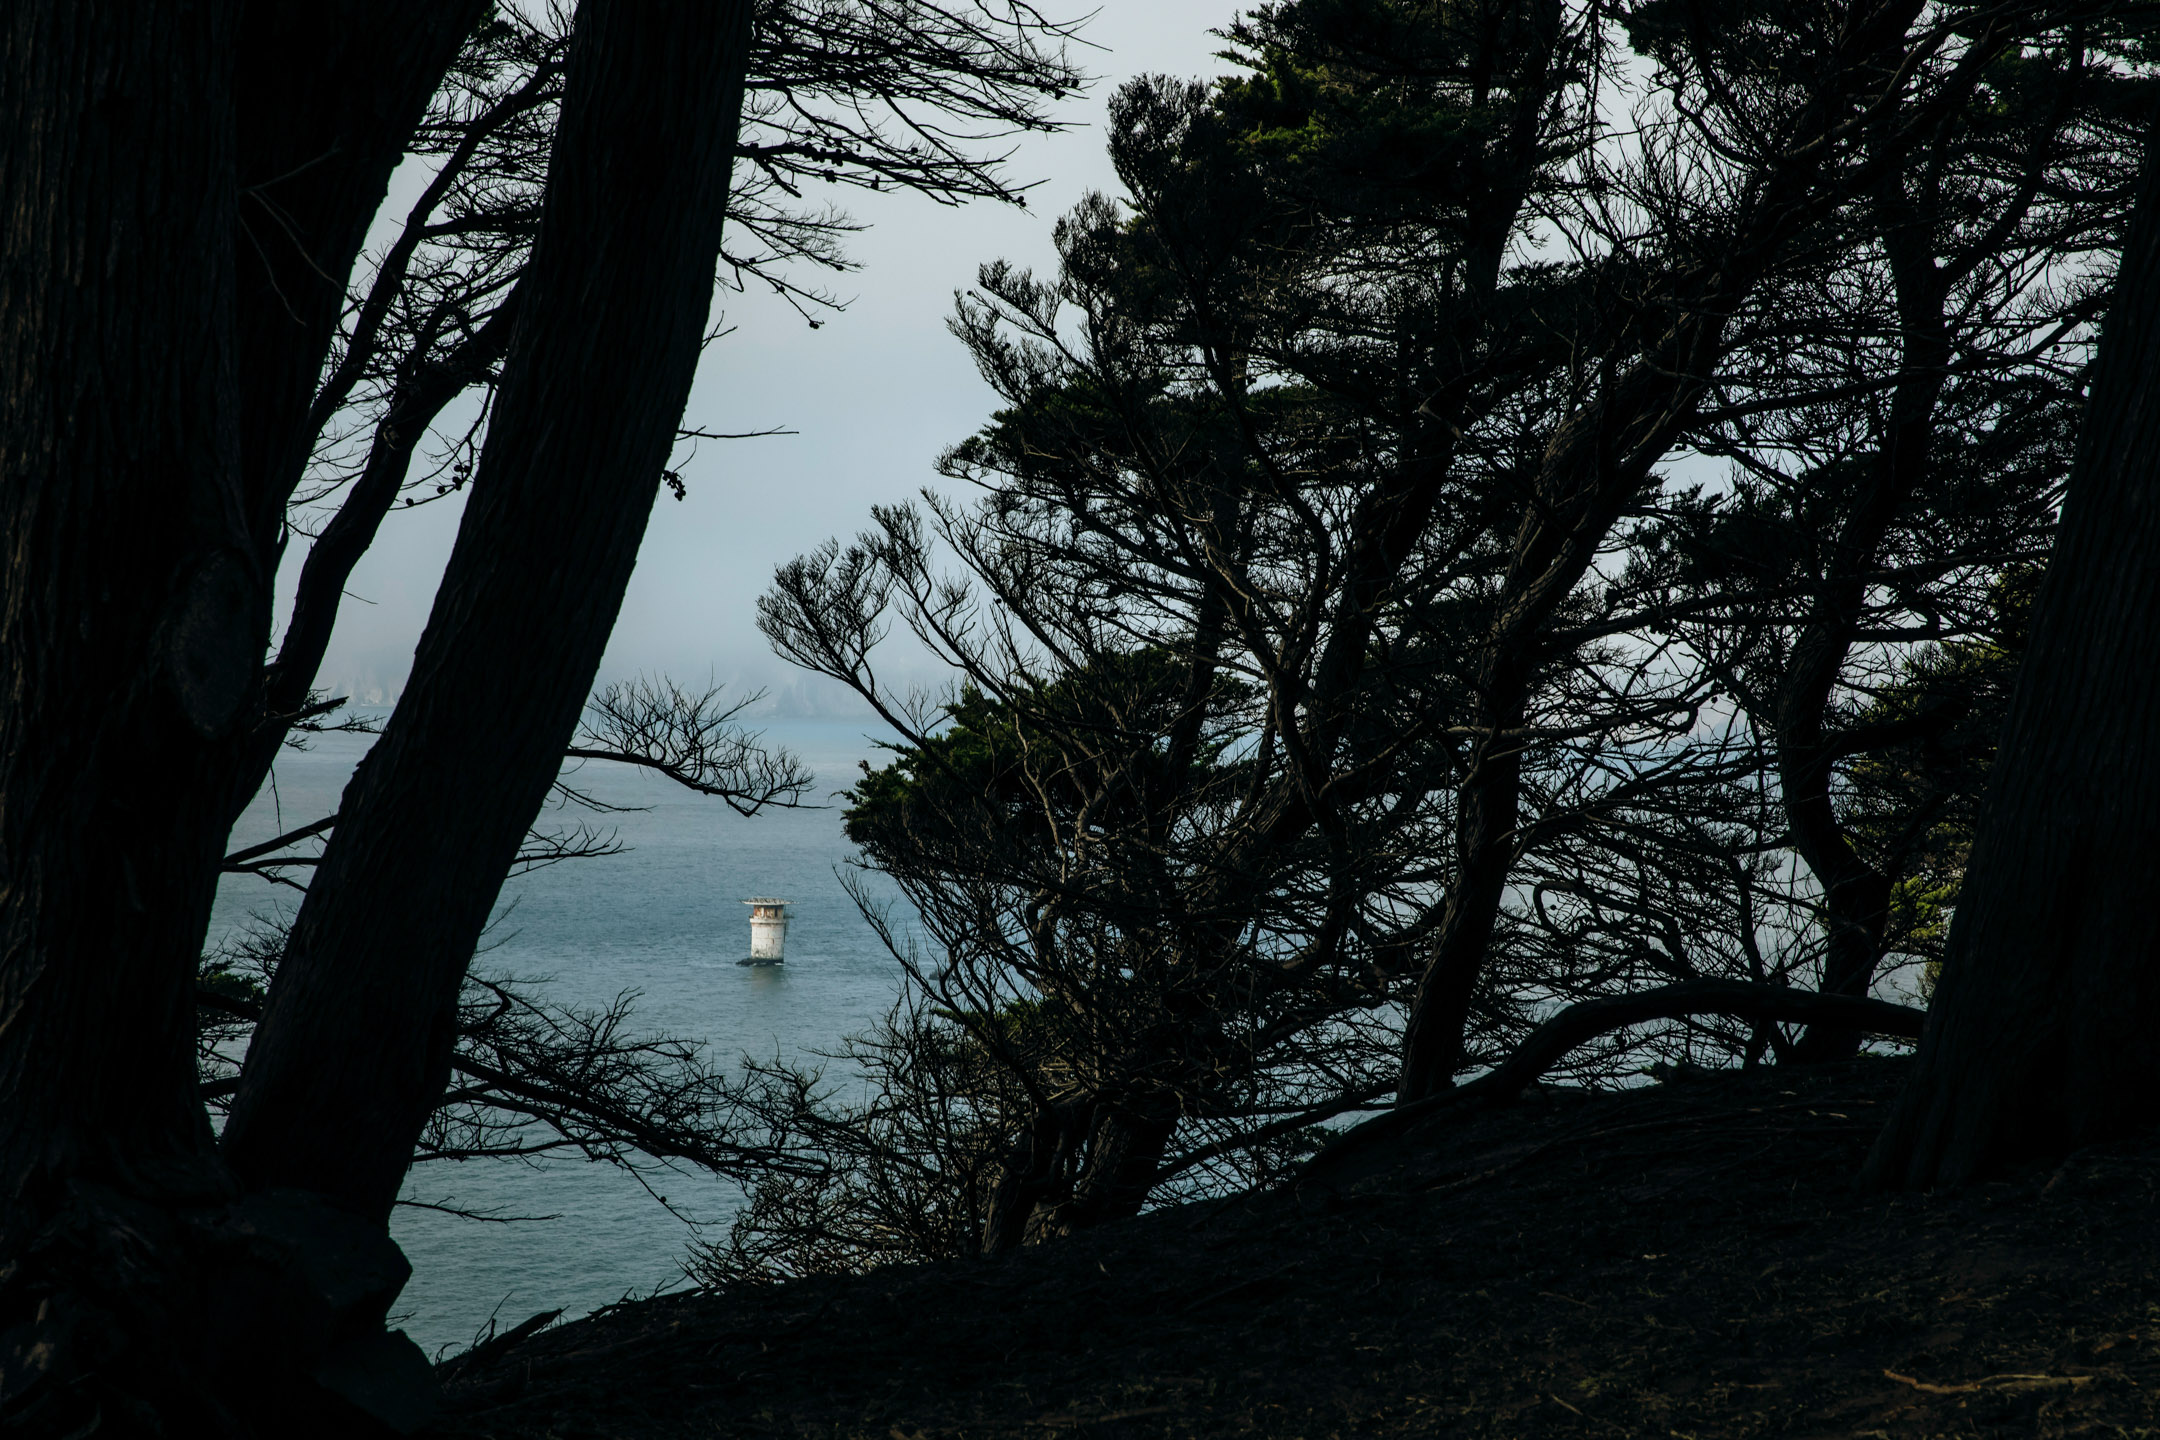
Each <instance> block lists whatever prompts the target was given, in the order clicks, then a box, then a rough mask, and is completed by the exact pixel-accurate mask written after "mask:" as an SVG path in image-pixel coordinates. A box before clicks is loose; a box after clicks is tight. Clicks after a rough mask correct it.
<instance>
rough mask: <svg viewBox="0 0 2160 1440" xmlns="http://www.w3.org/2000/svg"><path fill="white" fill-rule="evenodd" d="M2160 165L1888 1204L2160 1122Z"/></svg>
mask: <svg viewBox="0 0 2160 1440" xmlns="http://www.w3.org/2000/svg"><path fill="white" fill-rule="evenodd" d="M2154 148H2155V147H2154V142H2153V140H2152V139H2151V138H2148V140H2147V154H2146V163H2145V174H2144V179H2143V181H2142V185H2141V189H2140V193H2139V196H2138V203H2137V210H2136V214H2135V218H2134V219H2133V220H2132V223H2131V226H2130V234H2129V238H2128V241H2127V243H2126V244H2125V247H2124V251H2123V260H2122V269H2121V273H2120V277H2119V279H2118V281H2117V285H2118V289H2117V292H2116V295H2115V298H2114V303H2113V307H2112V309H2111V310H2110V312H2109V315H2108V320H2107V325H2106V328H2105V330H2104V331H2103V333H2102V336H2101V341H2100V353H2099V359H2098V363H2097V368H2096V371H2095V377H2094V383H2093V392H2092V398H2091V400H2090V402H2089V403H2088V405H2087V408H2086V417H2087V418H2086V423H2085V430H2084V434H2083V435H2082V436H2081V437H2080V441H2079V449H2078V454H2077V459H2076V462H2075V464H2074V465H2073V467H2072V469H2071V474H2070V483H2069V488H2068V492H2067V498H2066V499H2065V502H2064V505H2063V515H2062V527H2061V531H2060V538H2059V540H2058V542H2057V545H2056V549H2055V555H2054V558H2053V560H2052V561H2051V562H2050V563H2049V566H2048V573H2047V579H2046V581H2045V582H2044V584H2043V585H2042V587H2041V591H2040V596H2039V599H2038V600H2037V602H2036V603H2035V606H2034V611H2033V622H2032V638H2031V641H2030V645H2029V648H2028V650H2027V652H2026V657H2025V660H2024V663H2023V666H2022V667H2021V668H2020V670H2019V673H2018V679H2017V688H2016V691H2015V693H2014V694H2013V696H2012V699H2011V708H2010V717H2009V719H2008V721H2007V722H2005V725H2004V729H2003V735H2002V742H2001V745H2000V747H1999V748H1998V749H1997V751H1996V758H1995V763H1994V766H1993V768H1992V770H1991V773H1990V775H1989V780H1988V790H1987V796H1986V799H1985V801H1984V802H1983V807H1982V814H1981V821H1980V829H1979V834H1978V838H1977V839H1976V840H1975V842H1974V844H1973V851H1972V857H1971V860H1970V862H1969V864H1968V865H1967V867H1966V871H1965V881H1964V885H1963V887H1962V891H1961V895H1962V898H1961V900H1960V901H1959V904H1958V908H1957V914H1956V916H1955V917H1954V919H1953V920H1952V922H1951V930H1950V947H1949V953H1948V955H1947V956H1946V957H1945V960H1944V963H1943V973H1942V980H1941V983H1940V985H1939V987H1938V988H1937V990H1936V992H1935V1002H1934V1006H1933V1008H1932V1009H1931V1010H1930V1011H1929V1013H1928V1022H1927V1028H1926V1031H1925V1033H1923V1035H1922V1036H1921V1040H1920V1050H1919V1054H1918V1057H1917V1058H1916V1060H1915V1062H1914V1067H1913V1073H1912V1076H1911V1078H1910V1079H1909V1080H1908V1081H1907V1083H1906V1087H1905V1090H1904V1093H1903V1094H1902V1095H1901V1096H1900V1097H1899V1100H1898V1105H1897V1109H1896V1110H1895V1111H1894V1112H1893V1114H1892V1117H1891V1120H1890V1123H1889V1125H1888V1126H1887V1127H1886V1128H1885V1129H1884V1131H1883V1133H1882V1135H1881V1137H1880V1138H1879V1139H1878V1140H1877V1141H1876V1143H1875V1150H1874V1153H1873V1154H1872V1155H1870V1156H1869V1158H1868V1163H1867V1168H1866V1171H1865V1175H1866V1178H1867V1179H1868V1180H1869V1181H1871V1182H1872V1183H1875V1184H1879V1185H1893V1186H1894V1185H1909V1186H1915V1187H1925V1186H1932V1185H1943V1184H1955V1183H1957V1182H1960V1181H1963V1180H1966V1179H1969V1178H1971V1177H1972V1176H1974V1175H1976V1174H1979V1173H1981V1172H1984V1171H1986V1170H1988V1169H1990V1168H1992V1167H1995V1166H1998V1165H2001V1164H2005V1163H2009V1162H2013V1161H2016V1160H2019V1159H2024V1158H2030V1157H2035V1156H2046V1155H2054V1154H2060V1153H2062V1152H2065V1151H2068V1150H2071V1149H2074V1148H2076V1147H2077V1146H2080V1145H2084V1144H2088V1143H2090V1142H2092V1141H2095V1140H2098V1139H2100V1138H2102V1137H2105V1136H2108V1135H2112V1134H2117V1133H2120V1132H2121V1131H2123V1130H2125V1129H2127V1128H2130V1127H2132V1126H2136V1125H2141V1124H2145V1123H2149V1122H2151V1121H2152V1120H2153V1119H2155V1118H2156V1117H2160V1046H2156V1045H2155V1044H2154V1043H2153V1035H2154V1032H2155V1030H2156V1028H2160V824H2156V822H2155V818H2154V817H2155V816H2156V815H2160V744H2156V743H2155V737H2156V735H2160V665H2156V664H2155V663H2154V657H2155V656H2156V655H2160V565H2155V563H2154V558H2153V557H2154V556H2155V555H2160V212H2156V206H2160V172H2156V170H2155V166H2154Z"/></svg>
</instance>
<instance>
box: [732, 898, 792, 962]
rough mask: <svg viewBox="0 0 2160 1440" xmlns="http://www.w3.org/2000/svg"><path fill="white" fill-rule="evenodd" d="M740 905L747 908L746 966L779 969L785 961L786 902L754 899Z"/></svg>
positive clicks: (771, 899)
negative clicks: (747, 952) (777, 966)
mask: <svg viewBox="0 0 2160 1440" xmlns="http://www.w3.org/2000/svg"><path fill="white" fill-rule="evenodd" d="M743 904H745V905H748V906H749V907H750V958H749V959H748V960H746V961H745V962H743V963H745V964H747V965H778V964H779V963H781V961H783V960H785V959H786V958H787V957H786V955H785V953H784V952H785V951H786V949H787V907H788V904H789V902H788V901H786V900H775V899H773V898H772V897H771V896H769V895H753V896H751V897H750V898H749V899H748V900H745V901H743Z"/></svg>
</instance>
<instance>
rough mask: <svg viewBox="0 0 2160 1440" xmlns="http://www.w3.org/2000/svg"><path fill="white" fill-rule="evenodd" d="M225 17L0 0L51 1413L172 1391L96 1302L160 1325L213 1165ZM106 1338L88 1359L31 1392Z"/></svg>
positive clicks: (224, 433)
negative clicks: (173, 1253) (69, 1384)
mask: <svg viewBox="0 0 2160 1440" xmlns="http://www.w3.org/2000/svg"><path fill="white" fill-rule="evenodd" d="M232 20H233V14H232V10H231V7H229V6H225V5H220V4H214V3H213V4H182V3H155V0H146V3H123V0H102V3H87V0H62V3H42V4H33V3H22V4H17V5H12V6H10V7H8V9H7V11H6V12H5V18H4V19H0V215H4V217H5V219H4V221H0V377H4V384H0V536H4V538H5V545H6V551H5V556H4V559H0V1404H5V1405H6V1406H7V1409H6V1410H5V1412H4V1413H5V1414H6V1416H7V1417H8V1419H9V1422H10V1423H14V1420H15V1418H16V1417H17V1416H20V1415H23V1414H25V1413H30V1412H37V1413H40V1414H42V1416H43V1418H44V1420H45V1421H46V1422H48V1423H51V1424H54V1425H56V1426H59V1427H60V1428H66V1427H65V1424H64V1423H63V1421H64V1420H65V1412H66V1411H67V1410H68V1407H70V1406H79V1407H82V1408H84V1409H85V1410H87V1412H88V1413H90V1414H94V1413H95V1411H96V1409H97V1407H98V1406H99V1404H100V1403H105V1402H101V1401H100V1400H99V1399H98V1398H97V1395H98V1392H99V1390H100V1389H101V1388H105V1387H108V1386H118V1387H119V1388H120V1390H121V1391H122V1392H128V1391H132V1392H133V1393H134V1394H136V1395H138V1396H150V1397H157V1396H159V1394H160V1392H161V1390H164V1389H165V1387H167V1386H173V1387H176V1388H177V1391H178V1396H169V1397H168V1398H174V1399H175V1403H176V1404H177V1405H180V1408H181V1409H182V1410H185V1408H186V1407H185V1405H184V1403H182V1401H181V1399H180V1398H179V1396H184V1395H185V1393H186V1391H187V1386H186V1384H185V1382H183V1381H181V1380H179V1379H178V1378H177V1374H176V1370H175V1367H181V1366H182V1365H183V1359H182V1357H179V1356H176V1355H173V1354H172V1353H170V1351H169V1350H168V1351H166V1352H165V1353H160V1347H159V1346H158V1345H154V1344H149V1343H139V1344H128V1343H127V1342H126V1341H123V1342H122V1353H120V1354H118V1356H117V1358H111V1357H112V1353H113V1352H112V1351H111V1350H109V1349H106V1350H104V1353H103V1355H101V1354H100V1353H99V1352H100V1350H101V1348H103V1347H108V1346H110V1345H111V1344H112V1341H113V1339H114V1329H115V1327H116V1326H117V1329H118V1331H119V1333H120V1334H121V1335H123V1336H132V1337H134V1338H135V1339H136V1340H138V1341H147V1339H148V1337H149V1336H150V1335H152V1334H156V1333H158V1332H160V1331H165V1332H166V1333H167V1335H168V1336H169V1334H170V1333H172V1332H171V1331H169V1330H168V1326H169V1325H170V1322H171V1321H172V1318H173V1314H174V1311H175V1309H176V1308H181V1307H182V1306H183V1303H184V1302H183V1299H182V1297H176V1296H175V1295H173V1294H169V1293H163V1292H161V1290H160V1288H159V1286H158V1285H157V1284H155V1283H154V1281H155V1280H156V1272H157V1270H158V1268H159V1267H160V1266H162V1265H163V1264H164V1257H163V1254H162V1250H163V1248H164V1246H163V1242H162V1240H161V1238H160V1234H161V1231H162V1228H163V1227H164V1225H165V1222H164V1221H162V1220H160V1219H159V1217H160V1216H161V1215H165V1214H167V1213H168V1212H169V1211H170V1209H171V1208H172V1207H175V1206H185V1205H189V1204H201V1203H204V1202H206V1201H210V1200H212V1199H215V1198H216V1197H218V1196H219V1195H221V1194H222V1193H224V1191H225V1189H226V1187H227V1186H228V1184H229V1182H228V1181H227V1180H226V1178H225V1176H224V1174H223V1172H222V1170H221V1168H220V1167H219V1166H218V1165H217V1163H216V1157H215V1154H214V1150H213V1147H212V1142H211V1136H210V1131H209V1125H208V1122H207V1120H206V1118H205V1116H204V1114H203V1110H202V1107H201V1105H200V1103H199V1102H198V1101H197V1100H196V1098H195V1060H194V1034H195V1014H194V1004H193V990H194V973H195V965H196V957H197V955H198V953H199V950H200V947H201V941H202V936H203V931H204V928H205V926H206V925H207V923H208V919H209V909H210V899H211V895H212V892H213V890H214V887H215V884H216V879H217V866H218V859H219V852H220V850H221V848H222V847H221V843H220V842H221V841H222V839H223V837H224V828H223V825H222V821H223V818H224V816H223V811H222V806H221V798H222V797H221V796H219V795H218V794H217V793H216V792H215V788H214V786H211V785H207V784H206V783H205V776H206V773H207V771H208V769H209V767H208V766H207V765H206V760H207V758H208V757H209V756H210V755H211V754H212V753H213V751H214V749H215V747H216V746H217V744H218V742H219V741H220V740H222V739H224V738H225V737H226V736H228V735H229V734H230V732H231V730H232V728H233V726H234V724H235V722H236V721H238V720H239V719H240V718H241V716H242V713H243V711H244V709H245V707H246V706H247V704H248V702H249V701H250V699H251V698H252V690H253V686H254V679H255V673H256V669H257V666H258V663H259V659H260V656H261V654H262V646H263V644H264V643H265V641H266V639H267V630H268V576H267V575H266V574H264V573H263V572H262V571H261V570H260V569H259V568H258V567H257V565H256V563H255V556H254V553H253V551H252V550H251V548H250V547H249V545H248V543H247V541H248V536H247V531H246V528H245V523H244V510H243V506H242V504H241V493H240V488H239V466H238V453H237V450H238V447H237V440H236V436H237V431H236V427H235V416H236V398H235V384H234V363H233V323H232V306H233V280H232V265H231V259H230V257H231V253H232V252H231V237H232V227H233V212H234V197H235V186H234V162H233V150H232V143H233V142H232V94H231V84H232V73H233V66H232V54H233V23H232ZM77 1322H79V1323H77ZM76 1337H79V1340H80V1343H79V1344H76V1343H74V1340H75V1338H76ZM161 1338H162V1337H161ZM101 1366H102V1368H103V1371H104V1374H103V1378H102V1379H100V1380H97V1381H94V1382H90V1383H89V1384H88V1388H87V1389H86V1390H84V1391H80V1392H76V1393H74V1394H72V1395H71V1394H70V1393H68V1391H67V1390H66V1389H65V1388H64V1387H57V1388H54V1389H53V1390H52V1391H51V1393H46V1394H45V1395H44V1397H43V1399H42V1400H41V1399H40V1398H39V1395H38V1394H37V1393H36V1392H37V1391H38V1381H39V1377H40V1376H41V1375H44V1374H47V1373H52V1372H63V1373H72V1374H73V1375H74V1376H75V1377H76V1378H77V1379H78V1380H79V1379H80V1377H81V1374H82V1371H83V1370H84V1369H85V1368H88V1369H90V1370H92V1371H97V1370H99V1369H100V1367H101ZM110 1399H111V1396H110V1394H109V1393H107V1395H106V1401H110ZM41 1404H43V1405H45V1406H46V1407H47V1408H46V1409H45V1410H43V1411H42V1412H39V1408H38V1407H39V1406H40V1405H41ZM17 1407H27V1411H26V1410H24V1409H20V1408H17ZM53 1407H58V1408H57V1409H55V1408H53ZM199 1413H200V1412H198V1414H199ZM75 1418H76V1421H78V1422H79V1421H81V1420H82V1419H83V1418H84V1416H83V1415H80V1414H78V1415H77V1416H76V1417H75ZM22 1423H24V1424H26V1425H28V1424H34V1423H36V1416H35V1415H33V1418H32V1419H30V1420H25V1421H23V1422H22Z"/></svg>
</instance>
